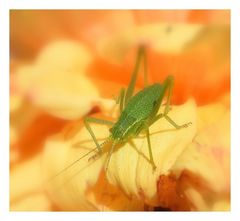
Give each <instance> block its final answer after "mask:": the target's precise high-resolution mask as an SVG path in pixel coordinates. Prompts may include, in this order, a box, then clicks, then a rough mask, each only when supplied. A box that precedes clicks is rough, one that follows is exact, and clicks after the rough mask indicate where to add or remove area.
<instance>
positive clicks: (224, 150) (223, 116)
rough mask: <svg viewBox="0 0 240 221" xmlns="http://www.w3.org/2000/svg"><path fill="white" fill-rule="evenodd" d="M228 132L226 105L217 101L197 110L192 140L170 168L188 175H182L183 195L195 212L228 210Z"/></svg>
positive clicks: (228, 116)
mask: <svg viewBox="0 0 240 221" xmlns="http://www.w3.org/2000/svg"><path fill="white" fill-rule="evenodd" d="M229 131H230V112H229V107H228V106H225V105H224V104H223V103H222V102H219V103H216V104H212V105H208V106H204V107H201V108H199V110H198V132H197V134H196V137H195V139H194V141H193V143H192V144H191V145H190V146H189V147H188V148H186V149H185V151H184V152H183V154H182V155H181V156H180V157H179V158H178V160H177V162H176V164H175V166H174V168H173V171H175V172H176V173H178V174H181V171H183V170H186V171H189V173H190V175H187V173H186V174H185V181H184V182H185V190H184V192H185V193H186V195H187V197H188V199H189V200H190V201H191V203H192V204H193V207H195V209H197V210H222V209H223V210H226V209H227V210H229V206H230V192H229V191H230V133H229ZM191 174H195V175H194V176H195V177H194V176H192V177H191ZM182 179H183V180H184V175H183V177H182ZM194 180H195V181H194ZM197 180H199V183H198V184H197ZM223 205H225V206H223ZM224 208H225V209H224Z"/></svg>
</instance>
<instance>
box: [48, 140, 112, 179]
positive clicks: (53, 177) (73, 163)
mask: <svg viewBox="0 0 240 221" xmlns="http://www.w3.org/2000/svg"><path fill="white" fill-rule="evenodd" d="M108 141H109V139H107V140H106V141H104V142H103V143H101V144H100V146H103V145H104V144H106V143H107V142H108ZM98 149H99V148H98V147H95V148H94V149H92V150H90V151H89V152H87V153H86V154H84V155H83V156H82V157H80V158H78V159H77V160H75V161H73V162H72V163H71V164H69V165H68V166H67V167H65V168H64V169H63V170H61V171H59V172H58V173H57V174H55V175H54V176H52V177H51V178H50V179H49V180H48V182H50V181H52V180H53V179H55V178H56V177H58V176H59V175H61V174H62V173H64V172H65V171H67V170H68V169H69V168H71V167H72V166H74V165H75V164H76V163H77V162H79V161H80V160H81V159H83V158H84V157H86V156H88V155H89V154H90V153H92V152H96V150H98Z"/></svg>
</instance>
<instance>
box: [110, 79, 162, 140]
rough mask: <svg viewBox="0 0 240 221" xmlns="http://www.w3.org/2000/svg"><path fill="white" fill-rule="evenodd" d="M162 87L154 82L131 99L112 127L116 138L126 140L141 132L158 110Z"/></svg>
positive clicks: (113, 135)
mask: <svg viewBox="0 0 240 221" xmlns="http://www.w3.org/2000/svg"><path fill="white" fill-rule="evenodd" d="M161 89H162V87H161V85H160V84H153V85H151V86H148V87H146V88H144V89H143V90H142V91H140V92H138V93H137V94H136V95H135V96H133V97H132V98H131V99H130V100H129V102H128V104H127V106H126V107H125V109H124V111H123V112H122V114H121V115H120V117H119V120H118V121H117V122H116V123H115V124H114V126H113V127H112V128H111V133H112V137H113V139H114V140H117V139H118V140H124V141H125V140H128V139H129V138H131V137H134V136H137V135H138V134H139V133H140V132H141V130H142V129H143V128H144V127H145V126H146V123H147V122H148V121H149V116H151V115H154V114H155V112H156V110H157V109H156V105H157V104H158V102H159V98H160V94H161V93H160V92H161Z"/></svg>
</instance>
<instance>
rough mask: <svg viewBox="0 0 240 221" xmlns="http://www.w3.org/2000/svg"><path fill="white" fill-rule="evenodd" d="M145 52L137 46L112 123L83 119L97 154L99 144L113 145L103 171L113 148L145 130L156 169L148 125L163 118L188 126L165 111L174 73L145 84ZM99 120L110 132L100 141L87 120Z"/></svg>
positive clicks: (99, 150) (176, 126) (167, 106)
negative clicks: (139, 79)
mask: <svg viewBox="0 0 240 221" xmlns="http://www.w3.org/2000/svg"><path fill="white" fill-rule="evenodd" d="M141 59H143V63H144V89H142V90H141V91H139V92H138V93H137V94H135V95H133V93H134V89H135V84H136V79H137V75H138V73H139V68H140V64H141ZM146 60H147V59H146V52H145V48H144V47H139V49H138V54H137V59H136V64H135V68H134V71H133V74H132V78H131V81H130V83H129V85H128V88H127V90H125V89H124V88H122V89H121V90H120V95H119V97H118V98H117V104H119V108H120V116H119V118H118V120H117V121H116V122H115V123H114V122H112V121H107V120H102V119H97V118H92V117H86V118H84V124H85V127H86V128H87V130H88V131H89V133H90V135H91V137H92V139H93V141H94V143H95V144H96V146H97V149H98V154H101V153H102V146H103V145H104V144H106V142H110V141H111V142H112V146H111V148H110V150H109V153H108V157H107V162H106V165H105V170H106V171H107V168H108V165H109V161H110V157H111V155H112V153H113V151H114V148H115V146H116V145H117V144H123V143H125V142H128V141H129V140H130V139H132V138H134V137H136V136H138V135H139V134H140V133H142V132H144V133H145V134H146V137H147V143H148V152H149V158H150V163H151V165H152V167H153V169H154V170H155V169H156V165H155V163H154V159H153V154H152V147H151V141H150V135H149V127H150V126H151V125H152V124H153V123H154V122H156V121H157V120H159V119H160V118H162V117H164V118H165V119H166V120H167V121H168V122H169V123H170V124H172V125H173V126H174V127H175V128H176V129H180V128H183V127H187V126H188V125H189V124H190V122H189V123H187V124H183V125H181V126H179V125H178V124H176V123H175V122H174V121H173V120H172V119H171V118H170V117H169V116H168V112H169V110H170V99H171V96H172V89H173V82H174V79H173V76H168V77H167V78H166V79H165V81H164V82H163V84H159V83H155V84H152V85H149V86H148V85H147V69H146V63H147V62H146ZM166 93H167V101H166V106H165V109H164V112H163V113H161V114H158V110H159V108H160V106H161V104H162V101H163V98H164V96H165V94H166ZM90 122H91V123H98V124H105V125H108V126H111V128H110V129H109V132H110V135H109V137H108V138H107V139H106V141H105V142H103V143H102V144H99V143H98V141H97V138H96V137H95V135H94V133H93V131H92V129H91V127H90V125H89V123H90ZM93 158H94V157H93Z"/></svg>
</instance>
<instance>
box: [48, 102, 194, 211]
mask: <svg viewBox="0 0 240 221" xmlns="http://www.w3.org/2000/svg"><path fill="white" fill-rule="evenodd" d="M169 116H171V117H172V118H173V119H174V120H175V121H176V122H177V123H178V124H180V125H181V124H184V123H188V122H192V124H191V125H190V126H189V127H188V128H183V129H180V130H176V129H174V128H173V126H172V125H170V124H169V123H168V122H167V121H166V120H165V119H161V120H159V121H158V122H156V123H155V124H154V125H152V127H151V130H150V132H151V133H152V135H151V141H152V146H153V155H154V160H155V163H156V165H157V169H156V171H155V173H153V170H152V166H151V165H150V163H149V162H148V160H147V159H146V157H147V158H148V147H147V142H146V138H145V137H141V138H136V139H133V142H134V143H135V144H136V147H137V149H138V150H139V151H140V152H142V154H144V155H145V156H146V157H142V155H141V154H139V153H138V152H137V151H136V150H134V149H133V147H131V146H130V145H129V144H125V145H124V146H122V147H120V148H119V149H117V150H116V151H115V152H114V153H113V154H112V156H111V160H110V164H109V168H108V174H107V178H104V177H103V178H102V177H101V170H102V169H103V165H104V162H105V160H106V152H104V154H103V155H102V156H101V157H99V158H98V159H96V160H93V159H91V157H92V156H94V154H96V152H94V153H91V154H89V155H88V156H86V157H84V158H82V159H80V160H79V161H78V162H77V163H76V164H74V165H72V166H71V167H69V168H68V165H71V163H72V162H74V161H76V160H78V159H79V158H80V157H82V156H84V155H85V154H87V153H89V151H90V150H92V149H93V148H94V147H95V144H94V142H93V140H92V138H91V136H90V134H89V132H88V131H87V130H86V128H85V127H82V128H81V126H80V128H81V129H80V131H79V132H78V133H77V134H76V135H74V136H73V137H71V138H70V139H67V138H66V137H67V135H66V134H62V135H61V136H60V137H56V138H55V139H52V140H49V141H48V142H47V144H46V152H45V158H44V162H45V163H44V165H45V167H46V171H48V172H47V173H48V174H47V177H48V178H49V177H52V176H54V175H56V174H58V172H59V171H61V170H62V169H64V168H66V170H64V171H62V172H61V174H59V175H57V176H56V177H53V179H51V180H50V181H49V185H48V189H49V192H50V193H51V195H52V197H53V199H54V200H55V202H58V203H59V204H60V205H61V207H62V208H64V209H67V210H96V209H98V210H102V209H103V208H104V209H107V210H131V209H134V210H138V209H143V203H144V202H148V203H151V204H152V205H155V204H156V203H157V189H156V185H157V180H158V177H159V175H160V174H163V173H168V172H169V170H170V169H171V167H172V166H173V164H174V163H175V161H176V160H177V158H178V157H179V155H180V154H181V153H182V152H183V150H184V149H185V148H186V147H187V145H188V144H189V143H190V142H191V140H192V139H193V136H194V134H195V133H196V106H195V103H194V102H193V101H189V102H187V103H186V104H184V105H182V106H179V107H173V109H172V110H171V113H170V114H169ZM92 129H93V131H94V133H95V135H96V137H97V138H98V140H99V142H101V141H104V140H105V139H106V138H107V137H108V136H109V131H108V127H107V126H103V125H97V124H92ZM65 133H66V132H65ZM63 137H65V140H64V139H63ZM110 147H111V143H109V144H108V145H105V147H104V149H105V148H110ZM100 181H101V182H103V183H104V184H102V186H99V187H98V188H97V187H96V188H94V186H95V185H96V183H98V182H100ZM110 187H111V188H110ZM91 190H92V191H93V192H91ZM108 190H109V191H108ZM89 191H90V193H91V194H90V193H89ZM109 196H112V198H111V200H110V201H109V200H107V199H106V198H109ZM114 196H115V197H114ZM143 196H144V197H143ZM99 197H100V199H101V200H97V199H98V198H99Z"/></svg>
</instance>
